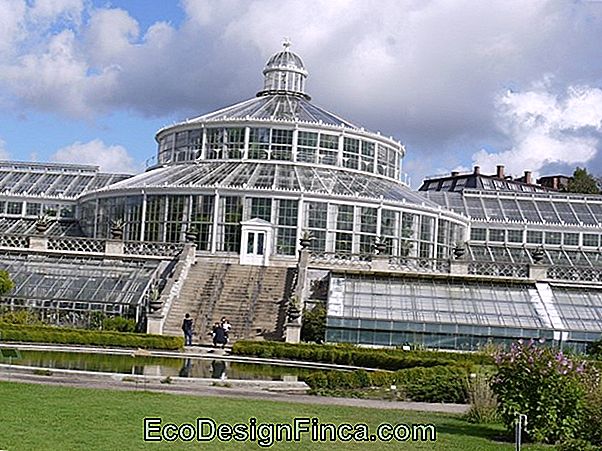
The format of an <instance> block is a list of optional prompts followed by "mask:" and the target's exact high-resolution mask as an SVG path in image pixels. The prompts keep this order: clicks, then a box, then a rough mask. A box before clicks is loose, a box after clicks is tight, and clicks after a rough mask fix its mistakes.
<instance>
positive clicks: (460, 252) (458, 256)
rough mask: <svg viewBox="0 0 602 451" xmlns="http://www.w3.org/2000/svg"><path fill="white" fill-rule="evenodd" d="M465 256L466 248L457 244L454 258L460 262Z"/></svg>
mask: <svg viewBox="0 0 602 451" xmlns="http://www.w3.org/2000/svg"><path fill="white" fill-rule="evenodd" d="M465 254H466V248H465V247H464V244H462V243H456V246H455V247H454V258H455V259H456V260H460V259H461V258H462V257H464V255H465Z"/></svg>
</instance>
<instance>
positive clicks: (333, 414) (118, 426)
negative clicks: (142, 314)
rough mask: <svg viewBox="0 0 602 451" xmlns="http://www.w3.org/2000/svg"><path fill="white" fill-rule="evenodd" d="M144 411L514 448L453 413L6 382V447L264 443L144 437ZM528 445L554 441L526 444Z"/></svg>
mask: <svg viewBox="0 0 602 451" xmlns="http://www.w3.org/2000/svg"><path fill="white" fill-rule="evenodd" d="M317 400H318V399H316V401H317ZM145 417H161V418H162V420H163V423H170V422H173V423H176V424H178V425H181V424H182V423H195V421H196V418H197V417H203V418H213V419H214V420H215V421H216V422H217V423H218V424H219V423H225V422H227V423H237V422H238V423H240V422H244V423H246V424H248V421H249V418H250V417H256V418H257V422H258V424H259V423H261V422H280V423H283V422H284V423H292V421H293V418H295V417H318V418H319V419H320V421H321V422H322V423H324V422H332V423H337V424H339V423H342V422H347V423H352V424H355V423H360V422H365V423H367V424H368V425H369V426H370V432H371V433H372V432H373V430H374V429H375V428H376V427H377V426H378V425H379V424H380V423H383V422H389V423H394V424H395V423H407V424H414V423H433V424H434V425H435V426H436V430H437V440H436V442H431V443H416V442H404V443H399V442H395V441H391V442H388V443H387V442H379V441H376V442H362V443H359V442H347V443H343V442H340V441H338V442H335V443H316V442H311V441H310V440H309V439H307V438H305V439H304V440H303V443H302V444H301V446H302V449H309V450H313V449H350V450H364V449H380V448H383V449H401V450H406V449H421V450H431V449H432V450H446V451H447V450H458V451H460V450H461V451H471V450H474V451H487V450H512V449H514V447H513V445H512V444H510V443H499V442H496V441H495V440H494V437H496V436H499V435H500V434H501V432H502V429H501V427H500V426H480V425H471V424H469V423H467V422H465V421H463V420H462V419H461V418H460V417H459V416H454V415H445V414H433V413H422V412H408V411H401V410H376V409H364V408H352V407H339V406H320V405H305V404H289V403H282V402H268V401H251V400H243V399H233V398H217V397H195V396H183V395H168V394H160V393H149V392H120V391H111V390H92V389H80V388H66V387H52V386H44V385H29V384H18V383H10V382H0V450H8V451H16V450H111V451H112V450H138V449H140V450H146V449H215V450H224V449H241V450H242V449H261V447H260V446H259V445H258V444H257V443H253V444H250V443H248V442H246V443H245V442H234V441H232V442H227V443H226V442H220V441H218V440H217V439H216V440H214V441H213V442H209V443H199V442H196V441H191V442H182V441H176V442H172V443H168V442H165V441H163V442H161V443H148V442H147V443H145V442H144V441H143V419H144V418H145ZM298 447H299V444H298V443H296V444H295V443H276V444H275V446H274V448H275V449H293V448H298ZM524 449H527V450H544V449H547V450H550V449H551V448H549V447H538V446H527V447H525V448H524Z"/></svg>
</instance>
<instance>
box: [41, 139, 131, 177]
mask: <svg viewBox="0 0 602 451" xmlns="http://www.w3.org/2000/svg"><path fill="white" fill-rule="evenodd" d="M51 160H52V161H56V162H59V163H80V164H91V165H95V166H100V170H101V171H103V172H117V173H136V172H137V168H136V167H135V165H134V159H133V158H132V157H131V156H130V155H129V154H128V151H127V150H126V149H125V147H123V146H119V145H107V144H105V143H104V142H103V141H101V140H100V139H95V140H93V141H89V142H87V143H81V142H76V143H73V144H71V145H70V146H67V147H63V148H62V149H59V150H57V151H56V152H55V153H54V154H53V155H52V157H51Z"/></svg>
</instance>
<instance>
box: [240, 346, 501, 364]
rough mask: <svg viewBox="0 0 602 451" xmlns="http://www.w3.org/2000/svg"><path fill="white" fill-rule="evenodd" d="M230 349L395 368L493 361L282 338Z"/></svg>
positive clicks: (479, 356)
mask: <svg viewBox="0 0 602 451" xmlns="http://www.w3.org/2000/svg"><path fill="white" fill-rule="evenodd" d="M232 353H233V354H237V355H246V356H254V357H263V358H281V359H294V360H306V361H311V362H324V363H335V364H338V365H352V366H362V367H366V368H378V369H383V370H391V371H396V370H400V369H404V368H415V367H427V368H428V367H435V366H448V365H464V366H467V367H470V366H472V365H487V364H492V363H493V361H492V359H491V357H489V356H487V355H485V354H480V353H471V354H466V353H462V354H461V353H452V352H437V351H402V350H399V349H368V348H360V347H356V346H351V345H317V344H290V343H281V342H270V341H264V342H258V341H237V342H236V343H234V345H233V347H232Z"/></svg>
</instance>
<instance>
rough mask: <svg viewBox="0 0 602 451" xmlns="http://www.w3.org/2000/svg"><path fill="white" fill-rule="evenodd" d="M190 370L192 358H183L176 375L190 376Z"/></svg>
mask: <svg viewBox="0 0 602 451" xmlns="http://www.w3.org/2000/svg"><path fill="white" fill-rule="evenodd" d="M191 372H192V359H184V365H182V368H180V372H179V373H178V376H180V377H190V373H191Z"/></svg>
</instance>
